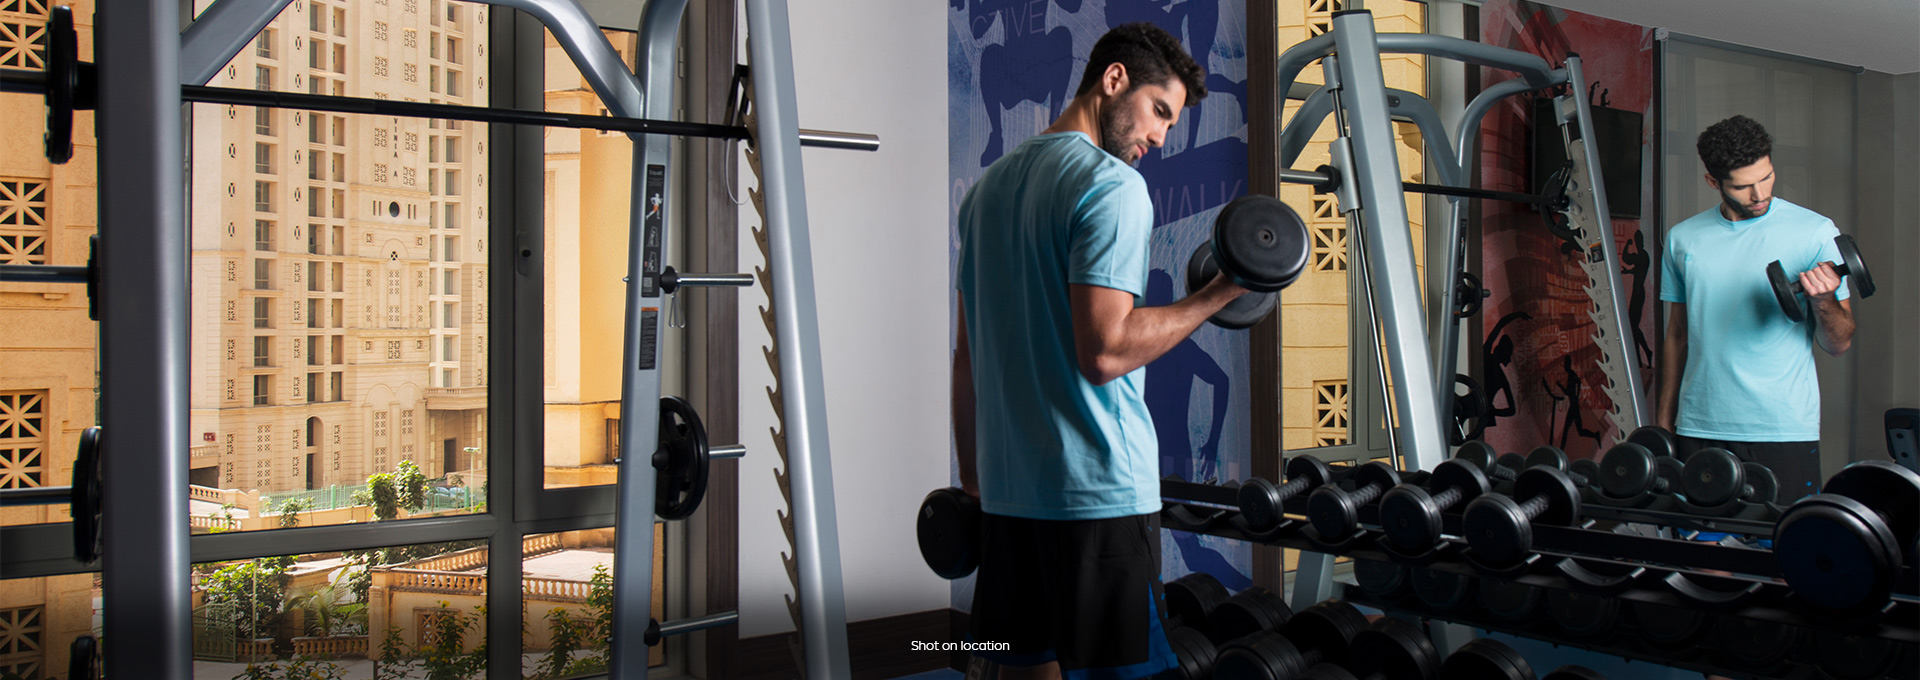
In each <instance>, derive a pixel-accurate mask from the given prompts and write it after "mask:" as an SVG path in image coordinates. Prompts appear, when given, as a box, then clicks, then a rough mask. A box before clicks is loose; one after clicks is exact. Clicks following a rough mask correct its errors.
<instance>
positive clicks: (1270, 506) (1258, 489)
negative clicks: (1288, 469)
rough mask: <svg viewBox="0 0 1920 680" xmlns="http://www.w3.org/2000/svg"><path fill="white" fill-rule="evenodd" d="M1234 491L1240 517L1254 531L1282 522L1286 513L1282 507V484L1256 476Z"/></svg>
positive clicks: (1264, 529) (1263, 529) (1272, 526)
mask: <svg viewBox="0 0 1920 680" xmlns="http://www.w3.org/2000/svg"><path fill="white" fill-rule="evenodd" d="M1234 493H1235V498H1236V500H1237V501H1238V502H1239V505H1240V517H1241V518H1242V519H1245V520H1246V521H1247V526H1250V527H1253V530H1254V531H1266V530H1268V529H1272V528H1274V527H1275V526H1278V525H1279V524H1280V520H1281V519H1282V517H1281V515H1282V514H1284V511H1282V510H1281V508H1280V485H1278V484H1274V483H1273V482H1269V481H1267V480H1265V479H1261V478H1259V477H1254V478H1252V479H1249V480H1247V483H1245V484H1241V485H1240V490H1239V491H1237V492H1234Z"/></svg>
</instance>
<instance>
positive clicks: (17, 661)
mask: <svg viewBox="0 0 1920 680" xmlns="http://www.w3.org/2000/svg"><path fill="white" fill-rule="evenodd" d="M45 618H46V608H45V607H40V606H34V607H14V608H12V609H0V675H6V676H8V677H22V678H37V677H40V676H41V675H42V671H44V670H45V668H44V667H43V666H42V665H41V663H42V661H43V660H44V659H45V658H46V651H45V650H44V647H46V625H45V623H44V621H45Z"/></svg>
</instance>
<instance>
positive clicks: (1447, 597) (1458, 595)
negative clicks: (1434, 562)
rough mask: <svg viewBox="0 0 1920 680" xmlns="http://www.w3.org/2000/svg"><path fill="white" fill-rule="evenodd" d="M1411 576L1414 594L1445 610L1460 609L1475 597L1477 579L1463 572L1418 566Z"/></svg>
mask: <svg viewBox="0 0 1920 680" xmlns="http://www.w3.org/2000/svg"><path fill="white" fill-rule="evenodd" d="M1410 578H1411V579H1412V581H1413V596H1414V597H1416V598H1419V599H1420V602H1421V603H1423V604H1425V605H1427V606H1429V607H1432V608H1434V609H1438V610H1440V611H1443V612H1450V611H1458V610H1459V609H1460V608H1462V607H1465V606H1467V602H1468V601H1469V600H1471V599H1472V598H1473V588H1474V583H1475V581H1476V580H1477V579H1472V578H1468V577H1467V576H1465V575H1463V574H1457V573H1454V572H1451V571H1444V570H1440V569H1428V568H1422V567H1416V568H1414V569H1413V570H1412V574H1410Z"/></svg>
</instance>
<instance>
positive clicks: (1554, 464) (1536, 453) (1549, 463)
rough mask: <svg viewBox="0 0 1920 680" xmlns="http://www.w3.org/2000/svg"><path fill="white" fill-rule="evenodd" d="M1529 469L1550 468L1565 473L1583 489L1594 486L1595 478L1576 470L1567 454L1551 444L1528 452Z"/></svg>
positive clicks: (1574, 483) (1575, 484)
mask: <svg viewBox="0 0 1920 680" xmlns="http://www.w3.org/2000/svg"><path fill="white" fill-rule="evenodd" d="M1527 467H1529V468H1536V467H1550V468H1553V469H1555V470H1559V471H1561V472H1565V473H1567V479H1571V480H1573V485H1574V486H1576V487H1580V488H1582V489H1584V488H1587V487H1588V486H1590V485H1592V484H1593V477H1591V476H1589V475H1587V474H1585V473H1582V472H1580V471H1579V470H1576V469H1574V465H1573V463H1572V462H1570V461H1568V460H1567V452H1565V451H1561V450H1560V447H1558V446H1553V445H1551V444H1542V445H1540V446H1536V447H1533V450H1532V451H1528V452H1527Z"/></svg>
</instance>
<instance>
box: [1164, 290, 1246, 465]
mask: <svg viewBox="0 0 1920 680" xmlns="http://www.w3.org/2000/svg"><path fill="white" fill-rule="evenodd" d="M1172 303H1173V276H1172V275H1170V274H1168V273H1167V272H1166V271H1165V270H1161V269H1155V270H1153V271H1150V272H1148V273H1147V299H1146V304H1147V306H1150V307H1153V306H1161V305H1168V304H1172ZM1196 378H1198V379H1199V380H1200V381H1201V382H1204V383H1206V384H1208V385H1210V386H1212V387H1213V422H1212V423H1211V424H1210V425H1209V427H1208V429H1207V440H1206V442H1205V443H1203V444H1201V445H1200V450H1199V452H1198V455H1195V452H1194V450H1193V444H1191V443H1190V442H1188V437H1187V433H1188V429H1189V426H1188V423H1187V410H1188V409H1187V404H1188V403H1189V402H1190V401H1191V400H1192V398H1193V381H1194V379H1196ZM1145 389H1146V398H1147V411H1148V412H1149V413H1152V414H1153V430H1154V432H1155V434H1156V435H1157V436H1158V437H1159V439H1160V474H1162V475H1168V474H1172V475H1178V476H1179V477H1181V478H1182V479H1186V480H1188V481H1206V480H1208V479H1211V478H1213V477H1214V476H1216V475H1217V474H1218V473H1219V468H1220V432H1221V430H1222V429H1223V428H1224V427H1225V426H1226V422H1227V403H1228V400H1229V399H1230V398H1231V397H1232V393H1233V386H1232V385H1230V384H1229V383H1228V378H1227V372H1226V370H1224V369H1222V368H1220V363H1219V362H1217V361H1214V359H1213V355H1210V354H1207V351H1206V350H1204V349H1201V348H1200V345H1199V344H1197V343H1195V342H1194V341H1193V337H1192V336H1188V337H1186V338H1184V339H1182V340H1181V341H1180V344H1179V345H1177V346H1175V347H1174V348H1173V349H1171V350H1168V351H1167V353H1166V354H1163V355H1161V356H1160V358H1159V359H1156V360H1154V361H1153V363H1150V364H1147V385H1146V388H1145Z"/></svg>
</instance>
